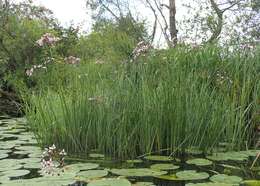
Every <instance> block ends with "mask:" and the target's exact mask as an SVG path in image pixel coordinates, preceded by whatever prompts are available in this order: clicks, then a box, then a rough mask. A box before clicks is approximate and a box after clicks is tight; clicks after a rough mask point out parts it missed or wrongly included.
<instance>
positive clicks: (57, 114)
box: [26, 47, 259, 158]
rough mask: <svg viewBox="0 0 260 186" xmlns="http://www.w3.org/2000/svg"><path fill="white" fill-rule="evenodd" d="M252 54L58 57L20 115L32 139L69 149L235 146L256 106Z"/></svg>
mask: <svg viewBox="0 0 260 186" xmlns="http://www.w3.org/2000/svg"><path fill="white" fill-rule="evenodd" d="M258 59H259V56H257V55H245V54H243V53H240V54H239V53H233V54H225V52H224V51H222V50H219V49H218V48H216V47H205V48H201V49H189V48H187V47H179V48H176V49H171V50H165V51H154V52H152V53H151V54H150V55H149V56H146V57H144V58H140V59H139V60H138V61H137V62H136V63H127V64H119V63H116V64H114V63H106V64H95V63H93V62H89V63H82V64H81V65H80V66H70V65H64V67H62V64H60V66H59V67H57V68H56V67H55V68H54V69H53V71H52V70H51V71H48V72H47V73H46V76H49V77H50V79H51V78H54V81H53V83H54V84H53V86H51V87H50V86H48V83H49V81H45V82H42V84H41V85H42V86H44V88H42V89H41V90H42V91H40V92H39V93H34V94H33V95H30V97H29V99H28V100H26V101H27V103H28V107H27V117H28V120H29V123H30V126H31V128H32V130H33V131H34V132H35V134H36V136H37V139H38V141H39V142H40V144H42V145H43V146H44V145H47V144H53V143H55V144H57V145H58V146H60V147H62V148H65V149H66V150H67V151H68V152H71V153H76V152H84V153H88V152H89V150H90V149H98V150H100V152H102V153H104V154H109V155H111V156H114V157H121V158H129V157H130V158H133V157H135V156H137V155H140V154H144V153H149V152H153V151H160V150H161V149H168V148H169V149H171V151H172V152H175V151H183V150H185V149H186V148H189V147H191V146H192V147H198V148H199V149H201V150H203V151H205V152H207V151H209V150H211V149H214V148H215V147H217V146H218V144H219V142H228V144H230V146H228V148H230V149H243V148H245V147H246V146H247V145H248V144H250V143H251V132H252V130H253V128H254V123H253V120H252V116H253V115H254V114H255V113H257V110H258V109H257V100H258V99H259V94H258V92H259V70H258V69H259V61H258ZM69 69H70V70H69ZM55 74H56V77H55ZM60 76H63V77H60ZM58 77H59V78H58ZM55 78H56V79H55ZM58 79H60V80H59V81H58ZM56 80H57V81H58V83H57V84H55V81H56ZM44 83H45V85H44ZM55 85H56V86H55ZM29 105H30V106H29Z"/></svg>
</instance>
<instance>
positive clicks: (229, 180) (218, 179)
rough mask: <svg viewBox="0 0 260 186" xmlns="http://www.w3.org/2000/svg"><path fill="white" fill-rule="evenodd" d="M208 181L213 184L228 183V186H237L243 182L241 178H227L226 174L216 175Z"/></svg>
mask: <svg viewBox="0 0 260 186" xmlns="http://www.w3.org/2000/svg"><path fill="white" fill-rule="evenodd" d="M210 181H212V182H215V183H229V184H238V183H240V182H241V181H243V179H242V178H240V177H238V176H229V175H226V174H217V175H214V176H211V177H210Z"/></svg>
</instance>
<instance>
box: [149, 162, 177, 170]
mask: <svg viewBox="0 0 260 186" xmlns="http://www.w3.org/2000/svg"><path fill="white" fill-rule="evenodd" d="M150 168H151V169H155V170H175V169H178V168H180V166H177V165H173V164H171V163H160V164H154V165H151V167H150Z"/></svg>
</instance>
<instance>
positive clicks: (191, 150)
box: [185, 147, 203, 155]
mask: <svg viewBox="0 0 260 186" xmlns="http://www.w3.org/2000/svg"><path fill="white" fill-rule="evenodd" d="M185 152H186V153H188V154H191V155H201V154H203V151H202V150H200V149H198V148H196V147H191V148H189V149H187V150H185Z"/></svg>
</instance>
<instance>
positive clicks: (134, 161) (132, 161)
mask: <svg viewBox="0 0 260 186" xmlns="http://www.w3.org/2000/svg"><path fill="white" fill-rule="evenodd" d="M126 163H143V160H140V159H135V160H126Z"/></svg>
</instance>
